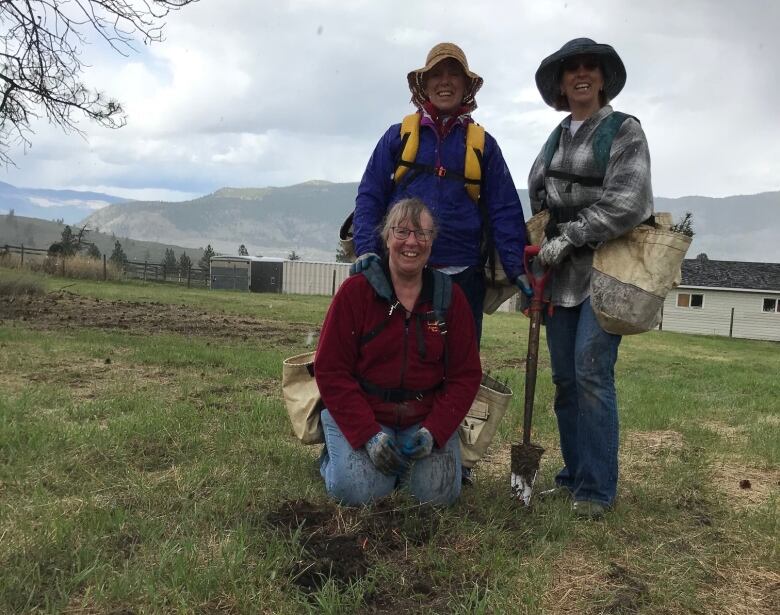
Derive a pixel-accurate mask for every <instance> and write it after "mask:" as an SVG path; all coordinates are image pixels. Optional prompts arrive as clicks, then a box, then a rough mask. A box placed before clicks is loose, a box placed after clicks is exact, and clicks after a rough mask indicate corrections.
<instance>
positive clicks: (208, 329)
mask: <svg viewBox="0 0 780 615" xmlns="http://www.w3.org/2000/svg"><path fill="white" fill-rule="evenodd" d="M3 320H18V321H22V322H24V323H25V325H26V326H29V327H32V328H37V329H61V328H80V327H90V328H97V329H120V330H123V331H127V332H129V333H133V334H140V335H143V334H149V333H177V334H182V335H197V336H206V337H217V338H238V339H242V340H247V339H262V340H264V341H266V342H273V343H279V344H283V345H294V344H300V343H303V342H304V341H305V340H306V339H307V337H311V335H312V329H313V327H311V326H310V325H306V324H303V323H283V322H276V321H267V320H261V319H258V318H250V317H246V316H237V315H234V314H224V313H210V312H204V311H202V310H198V309H195V308H193V307H190V306H186V305H172V304H167V303H144V302H136V301H108V300H102V299H97V298H94V297H84V296H81V295H76V294H73V293H70V292H68V291H58V292H54V293H48V294H46V295H41V296H32V295H23V296H19V295H17V296H9V295H2V296H0V322H2V321H3Z"/></svg>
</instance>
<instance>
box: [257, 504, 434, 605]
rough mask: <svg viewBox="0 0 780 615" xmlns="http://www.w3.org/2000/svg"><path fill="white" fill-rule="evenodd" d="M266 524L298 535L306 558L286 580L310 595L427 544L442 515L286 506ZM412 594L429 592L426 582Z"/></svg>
mask: <svg viewBox="0 0 780 615" xmlns="http://www.w3.org/2000/svg"><path fill="white" fill-rule="evenodd" d="M266 522H267V523H268V524H269V525H270V526H271V527H272V528H274V529H276V530H277V531H282V532H283V533H284V534H285V535H292V533H293V532H295V531H296V530H299V535H300V541H301V544H302V545H303V547H304V556H303V557H302V559H301V560H299V561H297V562H295V564H294V565H293V566H292V568H291V570H290V571H289V575H290V579H291V581H292V582H293V583H295V584H296V585H297V586H298V587H299V588H301V589H302V590H304V591H308V592H312V591H316V590H318V589H319V588H321V587H322V586H323V585H324V584H325V583H326V582H327V581H328V579H333V580H335V581H338V582H340V583H349V582H351V581H355V580H357V579H360V578H361V577H363V576H365V574H366V573H367V572H368V570H369V569H370V568H371V567H372V566H373V565H374V564H375V563H377V562H379V561H381V560H382V559H384V558H386V557H392V556H393V554H394V553H396V552H397V551H399V550H401V549H408V548H409V547H419V546H422V545H424V544H426V543H427V542H429V541H430V540H431V539H432V538H433V537H434V535H435V534H436V533H437V531H438V530H439V522H440V515H439V513H438V512H437V510H436V509H435V508H433V507H430V506H412V507H403V508H398V507H394V505H393V503H392V502H391V501H381V502H377V503H376V504H375V505H373V506H372V507H367V508H353V509H350V508H340V507H338V506H336V505H335V504H331V503H325V504H319V505H315V504H312V503H311V502H308V501H306V500H289V501H285V502H282V503H281V504H280V505H279V507H278V508H277V509H276V510H273V511H271V512H270V513H268V515H267V516H266ZM414 589H415V591H418V592H420V593H430V592H431V591H432V587H431V583H429V582H428V581H426V580H425V579H419V580H418V581H417V586H416V587H415V588H414Z"/></svg>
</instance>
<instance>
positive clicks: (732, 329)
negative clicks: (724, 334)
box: [729, 308, 734, 337]
mask: <svg viewBox="0 0 780 615" xmlns="http://www.w3.org/2000/svg"><path fill="white" fill-rule="evenodd" d="M729 337H734V308H731V322H729Z"/></svg>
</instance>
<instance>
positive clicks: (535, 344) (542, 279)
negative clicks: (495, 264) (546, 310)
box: [523, 246, 552, 445]
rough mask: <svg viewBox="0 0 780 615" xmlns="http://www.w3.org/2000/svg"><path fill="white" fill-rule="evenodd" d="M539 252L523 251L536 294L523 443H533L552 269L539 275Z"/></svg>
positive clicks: (535, 248)
mask: <svg viewBox="0 0 780 615" xmlns="http://www.w3.org/2000/svg"><path fill="white" fill-rule="evenodd" d="M538 254H539V246H526V248H525V252H524V253H523V263H524V264H525V275H526V276H527V277H528V282H529V283H530V284H531V289H532V290H533V291H534V295H533V297H532V298H531V307H530V310H529V312H530V313H529V316H530V318H531V326H530V330H529V332H528V354H527V355H526V359H525V405H524V409H523V410H524V411H523V444H524V445H527V444H530V443H531V418H532V416H533V411H534V396H535V393H536V371H537V363H538V359H539V328H540V327H541V324H542V309H543V306H544V288H545V286H546V285H547V281H548V280H549V279H550V274H551V272H552V271H551V270H550V269H546V270H545V271H544V273H543V274H542V275H541V276H537V275H535V274H534V272H533V267H531V261H532V259H533V258H534V257H536V256H537V255H538Z"/></svg>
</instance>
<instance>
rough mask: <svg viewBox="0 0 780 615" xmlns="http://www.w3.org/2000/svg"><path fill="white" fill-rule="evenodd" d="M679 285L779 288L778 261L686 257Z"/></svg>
mask: <svg viewBox="0 0 780 615" xmlns="http://www.w3.org/2000/svg"><path fill="white" fill-rule="evenodd" d="M681 286H704V287H707V286H710V287H713V288H739V289H745V290H771V291H780V263H744V262H738V261H712V260H706V259H699V258H695V259H688V260H684V261H683V264H682V284H681Z"/></svg>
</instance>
